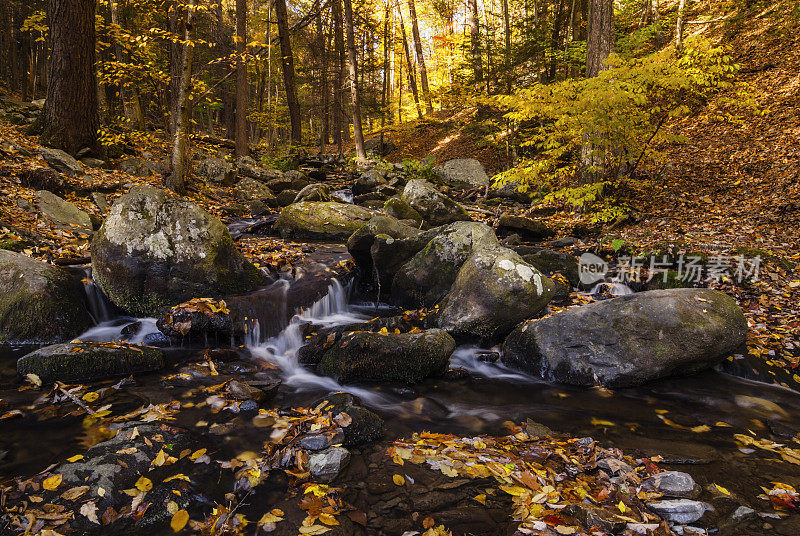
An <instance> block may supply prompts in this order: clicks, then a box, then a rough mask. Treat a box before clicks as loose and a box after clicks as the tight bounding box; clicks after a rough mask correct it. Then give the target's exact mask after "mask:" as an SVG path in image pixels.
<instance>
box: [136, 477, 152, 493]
mask: <svg viewBox="0 0 800 536" xmlns="http://www.w3.org/2000/svg"><path fill="white" fill-rule="evenodd" d="M136 489H138V490H139V491H150V490H151V489H153V482H152V480H150V479H149V478H147V477H146V476H140V477H139V480H137V481H136Z"/></svg>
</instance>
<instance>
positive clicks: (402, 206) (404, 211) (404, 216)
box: [383, 196, 423, 227]
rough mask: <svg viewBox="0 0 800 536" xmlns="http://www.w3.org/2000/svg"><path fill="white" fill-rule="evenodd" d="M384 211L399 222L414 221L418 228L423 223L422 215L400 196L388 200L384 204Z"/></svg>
mask: <svg viewBox="0 0 800 536" xmlns="http://www.w3.org/2000/svg"><path fill="white" fill-rule="evenodd" d="M383 210H384V212H386V214H387V215H389V216H391V217H393V218H397V219H398V220H410V221H413V222H414V224H415V225H416V226H417V227H419V226H420V224H422V221H423V218H422V214H420V213H419V212H418V211H417V209H415V208H414V207H412V206H411V205H409V204H408V202H407V201H405V200H403V198H402V197H400V196H392V197H390V198H389V199H387V200H386V202H385V203H384V204H383Z"/></svg>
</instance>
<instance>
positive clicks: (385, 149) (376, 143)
mask: <svg viewBox="0 0 800 536" xmlns="http://www.w3.org/2000/svg"><path fill="white" fill-rule="evenodd" d="M396 150H397V145H395V143H394V142H393V141H392V140H391V138H389V137H388V136H384V137H383V143H381V137H380V136H377V137H375V138H370V139H368V140H364V151H365V152H367V153H371V154H373V155H375V156H386V155H389V154H391V153H393V152H395V151H396Z"/></svg>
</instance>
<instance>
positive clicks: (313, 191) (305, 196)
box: [294, 182, 331, 203]
mask: <svg viewBox="0 0 800 536" xmlns="http://www.w3.org/2000/svg"><path fill="white" fill-rule="evenodd" d="M303 201H331V189H330V188H329V187H328V185H327V184H322V183H319V182H316V183H314V184H309V185H308V186H306V187H305V188H303V189H302V190H300V192H298V194H297V195H296V196H295V198H294V202H295V203H302V202H303Z"/></svg>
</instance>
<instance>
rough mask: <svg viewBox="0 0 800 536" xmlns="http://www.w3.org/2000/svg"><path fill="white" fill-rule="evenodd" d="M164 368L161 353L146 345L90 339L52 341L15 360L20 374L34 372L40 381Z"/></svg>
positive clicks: (82, 379) (68, 380)
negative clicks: (70, 341)
mask: <svg viewBox="0 0 800 536" xmlns="http://www.w3.org/2000/svg"><path fill="white" fill-rule="evenodd" d="M163 367H164V352H163V351H162V350H159V349H158V348H152V347H150V346H137V345H133V344H122V343H116V344H114V345H108V344H98V343H91V342H81V343H63V344H54V345H52V346H45V347H44V348H39V349H38V350H35V351H33V352H31V353H29V354H27V355H26V356H24V357H21V358H19V360H18V361H17V372H18V373H19V375H20V376H25V375H26V374H36V375H37V376H39V378H40V379H41V380H42V382H43V383H52V382H55V381H60V382H66V383H80V382H87V381H93V380H99V379H103V378H110V377H114V376H128V375H130V374H135V373H140V372H151V371H155V370H160V369H161V368H163Z"/></svg>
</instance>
